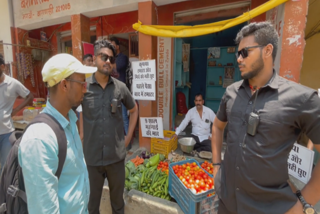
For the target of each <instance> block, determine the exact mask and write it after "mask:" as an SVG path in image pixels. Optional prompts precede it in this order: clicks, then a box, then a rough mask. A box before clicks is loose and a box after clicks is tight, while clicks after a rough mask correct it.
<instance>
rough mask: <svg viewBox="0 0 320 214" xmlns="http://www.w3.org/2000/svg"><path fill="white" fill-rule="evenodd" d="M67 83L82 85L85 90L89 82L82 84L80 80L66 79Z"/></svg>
mask: <svg viewBox="0 0 320 214" xmlns="http://www.w3.org/2000/svg"><path fill="white" fill-rule="evenodd" d="M66 80H67V81H70V82H77V83H80V84H81V85H82V87H83V88H87V82H81V81H78V80H73V79H66Z"/></svg>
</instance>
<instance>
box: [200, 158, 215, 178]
mask: <svg viewBox="0 0 320 214" xmlns="http://www.w3.org/2000/svg"><path fill="white" fill-rule="evenodd" d="M201 167H202V168H203V169H204V170H206V171H207V172H208V173H209V174H211V175H212V173H213V165H212V163H209V162H208V161H205V162H203V163H202V164H201Z"/></svg>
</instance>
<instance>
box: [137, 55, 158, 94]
mask: <svg viewBox="0 0 320 214" xmlns="http://www.w3.org/2000/svg"><path fill="white" fill-rule="evenodd" d="M132 95H133V98H134V99H136V100H156V61H155V60H146V61H134V62H132Z"/></svg>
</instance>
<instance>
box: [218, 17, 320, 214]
mask: <svg viewBox="0 0 320 214" xmlns="http://www.w3.org/2000/svg"><path fill="white" fill-rule="evenodd" d="M236 42H237V43H238V44H239V48H238V50H239V51H238V53H237V54H236V56H237V61H238V64H239V69H240V72H241V77H242V78H243V80H242V81H239V82H236V83H234V84H232V85H231V86H229V87H228V88H227V90H226V92H225V94H224V95H223V97H222V100H221V104H220V108H219V110H218V112H217V115H216V118H215V121H214V123H213V127H212V155H213V165H214V166H215V167H214V173H213V174H214V176H215V188H216V192H217V195H218V196H219V199H220V203H219V211H218V213H219V214H234V213H239V214H242V213H245V214H251V213H252V214H283V213H285V214H294V213H299V214H301V213H302V212H303V207H302V204H301V202H300V201H299V200H298V198H297V196H296V195H295V194H294V193H293V192H292V190H291V188H290V186H289V185H288V182H287V180H288V179H289V177H288V164H287V160H288V155H289V153H290V151H291V149H292V147H293V144H294V142H295V141H296V140H297V138H298V135H299V133H301V131H303V132H305V133H306V134H307V136H308V137H309V138H310V139H311V140H312V141H313V142H314V144H315V148H316V149H317V150H318V151H319V150H320V145H319V144H320V108H319V106H320V99H319V98H318V95H317V93H316V91H314V90H312V89H310V88H307V87H305V86H302V85H299V84H297V83H295V82H291V81H289V80H286V79H284V78H282V77H280V76H278V74H277V71H275V70H273V63H274V59H275V57H276V53H277V48H278V35H277V32H276V30H275V29H274V28H273V26H272V25H271V24H270V23H268V22H260V23H251V24H249V25H247V26H245V27H244V28H243V29H242V30H241V31H240V32H239V33H238V35H237V38H236ZM293 54H294V53H293ZM227 123H228V132H227V149H226V152H225V155H224V160H223V161H222V162H221V146H222V138H223V137H222V136H223V131H224V128H225V126H226V124H227ZM220 165H221V167H220ZM319 180H320V165H318V166H317V167H316V168H315V170H314V172H313V174H312V177H311V179H310V181H309V183H308V184H307V185H306V186H305V188H304V189H303V190H302V191H301V192H302V195H303V196H304V198H305V201H306V202H307V203H309V204H311V205H315V204H316V203H317V201H318V200H319V199H320V182H319Z"/></svg>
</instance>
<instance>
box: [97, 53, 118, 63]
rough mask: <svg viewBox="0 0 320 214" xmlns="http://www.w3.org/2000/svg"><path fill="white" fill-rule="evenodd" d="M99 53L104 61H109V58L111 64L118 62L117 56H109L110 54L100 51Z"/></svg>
mask: <svg viewBox="0 0 320 214" xmlns="http://www.w3.org/2000/svg"><path fill="white" fill-rule="evenodd" d="M98 55H100V57H101V60H102V61H104V62H107V61H108V60H109V62H110V63H111V64H114V63H115V62H116V58H115V57H113V56H109V55H107V54H104V53H99V54H98Z"/></svg>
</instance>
